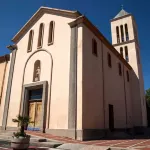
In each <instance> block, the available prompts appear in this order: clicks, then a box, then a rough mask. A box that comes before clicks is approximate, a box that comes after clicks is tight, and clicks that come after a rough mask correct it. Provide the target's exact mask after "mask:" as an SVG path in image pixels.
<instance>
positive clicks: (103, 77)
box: [101, 41, 106, 135]
mask: <svg viewBox="0 0 150 150" xmlns="http://www.w3.org/2000/svg"><path fill="white" fill-rule="evenodd" d="M101 50H102V55H101V56H102V57H101V58H102V80H103V113H104V116H103V117H104V130H105V129H106V124H105V75H104V60H103V42H102V41H101ZM105 135H106V131H105Z"/></svg>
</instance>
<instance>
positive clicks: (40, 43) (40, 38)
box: [38, 23, 44, 48]
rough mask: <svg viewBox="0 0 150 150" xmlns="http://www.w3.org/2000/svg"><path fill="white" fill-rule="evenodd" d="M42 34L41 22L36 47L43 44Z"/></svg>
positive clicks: (42, 26)
mask: <svg viewBox="0 0 150 150" xmlns="http://www.w3.org/2000/svg"><path fill="white" fill-rule="evenodd" d="M43 35H44V24H43V23H41V24H40V27H39V37H38V48H41V47H42V45H43Z"/></svg>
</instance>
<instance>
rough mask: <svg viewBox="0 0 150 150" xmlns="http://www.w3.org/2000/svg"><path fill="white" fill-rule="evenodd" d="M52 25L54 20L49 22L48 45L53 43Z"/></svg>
mask: <svg viewBox="0 0 150 150" xmlns="http://www.w3.org/2000/svg"><path fill="white" fill-rule="evenodd" d="M54 25H55V22H54V21H51V22H50V24H49V35H48V45H50V44H53V42H54Z"/></svg>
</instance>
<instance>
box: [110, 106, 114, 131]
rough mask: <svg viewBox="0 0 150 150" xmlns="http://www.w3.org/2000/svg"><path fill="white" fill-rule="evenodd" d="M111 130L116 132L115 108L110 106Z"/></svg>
mask: <svg viewBox="0 0 150 150" xmlns="http://www.w3.org/2000/svg"><path fill="white" fill-rule="evenodd" d="M109 129H110V131H114V107H113V105H110V104H109Z"/></svg>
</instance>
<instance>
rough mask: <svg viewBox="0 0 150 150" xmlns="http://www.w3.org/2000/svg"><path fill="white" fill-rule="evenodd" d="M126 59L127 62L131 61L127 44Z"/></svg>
mask: <svg viewBox="0 0 150 150" xmlns="http://www.w3.org/2000/svg"><path fill="white" fill-rule="evenodd" d="M125 59H126V61H127V62H129V55H128V47H127V46H125Z"/></svg>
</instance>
